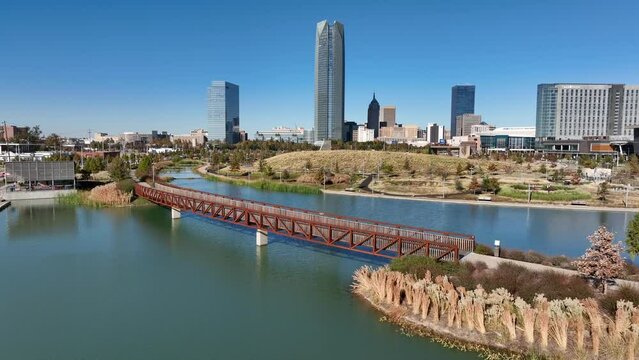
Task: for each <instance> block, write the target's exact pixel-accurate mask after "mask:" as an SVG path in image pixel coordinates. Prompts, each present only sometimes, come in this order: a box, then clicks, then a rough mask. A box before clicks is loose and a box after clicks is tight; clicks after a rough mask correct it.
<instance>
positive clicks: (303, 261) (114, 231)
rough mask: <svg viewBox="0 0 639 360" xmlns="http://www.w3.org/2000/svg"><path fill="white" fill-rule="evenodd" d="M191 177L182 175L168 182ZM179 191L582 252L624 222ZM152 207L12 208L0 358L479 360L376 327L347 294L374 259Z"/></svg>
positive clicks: (236, 190)
mask: <svg viewBox="0 0 639 360" xmlns="http://www.w3.org/2000/svg"><path fill="white" fill-rule="evenodd" d="M173 175H174V176H177V177H192V176H193V175H192V174H190V173H177V174H173ZM176 184H177V185H182V186H189V187H193V188H197V189H202V190H207V191H213V192H218V193H222V194H227V195H231V196H238V197H244V198H250V199H255V200H262V201H269V202H275V203H282V204H286V205H289V206H297V207H305V208H310V209H321V210H323V211H330V212H334V213H340V214H345V215H352V216H360V217H369V218H375V219H379V220H384V221H390V222H399V223H406V224H411V225H418V226H426V227H432V228H436V229H442V230H451V231H461V232H468V233H472V234H475V235H477V237H478V239H479V240H480V241H484V242H490V241H492V239H501V240H502V241H504V242H505V244H506V246H510V247H520V248H533V249H537V250H540V251H547V252H550V253H556V254H560V253H565V254H569V255H574V254H579V253H580V252H582V251H583V248H584V247H585V246H586V240H585V235H587V234H588V233H589V232H592V230H593V229H594V228H595V227H596V226H597V225H598V224H599V223H603V224H606V225H608V226H610V227H611V228H612V229H613V230H615V231H618V232H621V231H622V228H623V227H624V224H625V223H626V222H627V221H628V220H629V218H630V214H625V213H622V212H589V211H588V212H586V211H559V210H541V209H530V210H527V209H519V208H502V207H492V206H490V207H489V206H473V205H455V204H440V203H428V202H414V201H401V200H387V199H375V198H363V197H350V196H338V195H319V196H317V195H297V194H284V193H269V192H261V191H258V190H254V189H250V188H241V187H235V186H231V185H228V184H224V183H215V182H208V181H205V180H202V179H197V180H190V179H183V180H180V179H178V180H176ZM269 241H270V243H269V245H268V246H266V247H262V248H257V247H256V246H255V234H254V232H252V231H248V230H246V229H243V228H240V227H234V226H229V225H224V224H221V223H219V222H214V221H211V220H205V219H202V218H199V217H195V216H184V217H183V218H182V219H179V220H175V221H171V219H170V215H169V211H168V210H166V209H163V208H161V207H158V206H149V207H139V208H123V209H86V208H69V207H61V206H57V205H54V204H53V203H52V202H22V203H19V202H16V203H14V204H13V205H12V206H11V207H10V208H8V209H7V210H5V211H2V212H0V274H2V275H0V359H325V358H335V359H341V358H353V359H360V358H366V359H384V360H387V359H394V358H400V357H401V358H411V359H476V358H477V355H476V354H473V353H463V352H459V351H456V350H451V349H445V348H443V347H442V346H440V345H438V344H436V343H433V342H431V341H429V340H428V339H424V338H419V337H409V336H406V335H404V334H402V333H401V331H400V330H399V329H398V327H396V326H394V325H392V324H388V323H385V322H380V321H379V318H380V316H381V315H380V313H378V312H377V311H375V310H374V309H372V308H371V307H370V306H368V305H367V304H366V303H364V302H363V301H361V300H360V299H358V298H357V297H354V296H353V295H352V294H351V292H350V284H351V275H352V272H353V271H354V270H355V269H356V268H357V267H359V266H362V265H364V264H375V263H376V260H374V259H371V258H367V257H361V256H353V255H350V254H348V253H344V252H336V251H334V250H331V249H326V248H322V247H318V246H311V245H307V244H304V243H301V242H299V241H296V240H287V239H285V238H282V237H273V236H271V238H270V239H269Z"/></svg>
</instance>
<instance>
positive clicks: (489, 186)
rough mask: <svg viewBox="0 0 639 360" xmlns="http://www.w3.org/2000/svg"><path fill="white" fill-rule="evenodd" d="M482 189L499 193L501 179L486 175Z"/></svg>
mask: <svg viewBox="0 0 639 360" xmlns="http://www.w3.org/2000/svg"><path fill="white" fill-rule="evenodd" d="M481 190H482V191H485V192H492V193H495V194H497V193H498V192H499V190H501V187H500V186H499V180H497V178H491V177H484V179H483V180H482V182H481Z"/></svg>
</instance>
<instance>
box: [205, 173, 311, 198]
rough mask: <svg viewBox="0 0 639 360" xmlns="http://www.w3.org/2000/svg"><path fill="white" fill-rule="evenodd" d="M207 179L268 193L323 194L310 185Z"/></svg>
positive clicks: (224, 178) (209, 175)
mask: <svg viewBox="0 0 639 360" xmlns="http://www.w3.org/2000/svg"><path fill="white" fill-rule="evenodd" d="M202 176H203V177H204V178H205V179H207V180H211V181H219V182H224V183H227V184H231V185H237V186H248V187H252V188H254V189H259V190H266V191H279V192H290V193H298V194H321V193H322V191H321V190H320V189H319V188H317V187H313V186H309V185H301V184H292V183H285V182H279V181H271V180H265V179H259V180H250V181H249V180H244V179H232V178H229V177H226V176H217V175H212V174H207V175H202Z"/></svg>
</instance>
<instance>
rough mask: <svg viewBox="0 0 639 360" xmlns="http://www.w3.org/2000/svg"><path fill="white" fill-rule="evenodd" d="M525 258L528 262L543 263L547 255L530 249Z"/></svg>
mask: <svg viewBox="0 0 639 360" xmlns="http://www.w3.org/2000/svg"><path fill="white" fill-rule="evenodd" d="M525 258H526V260H525V261H526V262H530V263H534V264H541V263H542V262H544V260H546V257H545V256H544V255H542V254H540V253H538V252H534V251H528V252H527V253H526V255H525Z"/></svg>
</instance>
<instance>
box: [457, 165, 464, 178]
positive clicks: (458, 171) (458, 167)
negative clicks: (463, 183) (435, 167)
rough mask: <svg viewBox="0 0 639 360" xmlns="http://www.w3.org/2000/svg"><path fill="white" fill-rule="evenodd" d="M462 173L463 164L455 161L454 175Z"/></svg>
mask: <svg viewBox="0 0 639 360" xmlns="http://www.w3.org/2000/svg"><path fill="white" fill-rule="evenodd" d="M463 173H464V166H463V165H462V164H461V163H457V169H455V175H457V176H462V174H463Z"/></svg>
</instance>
